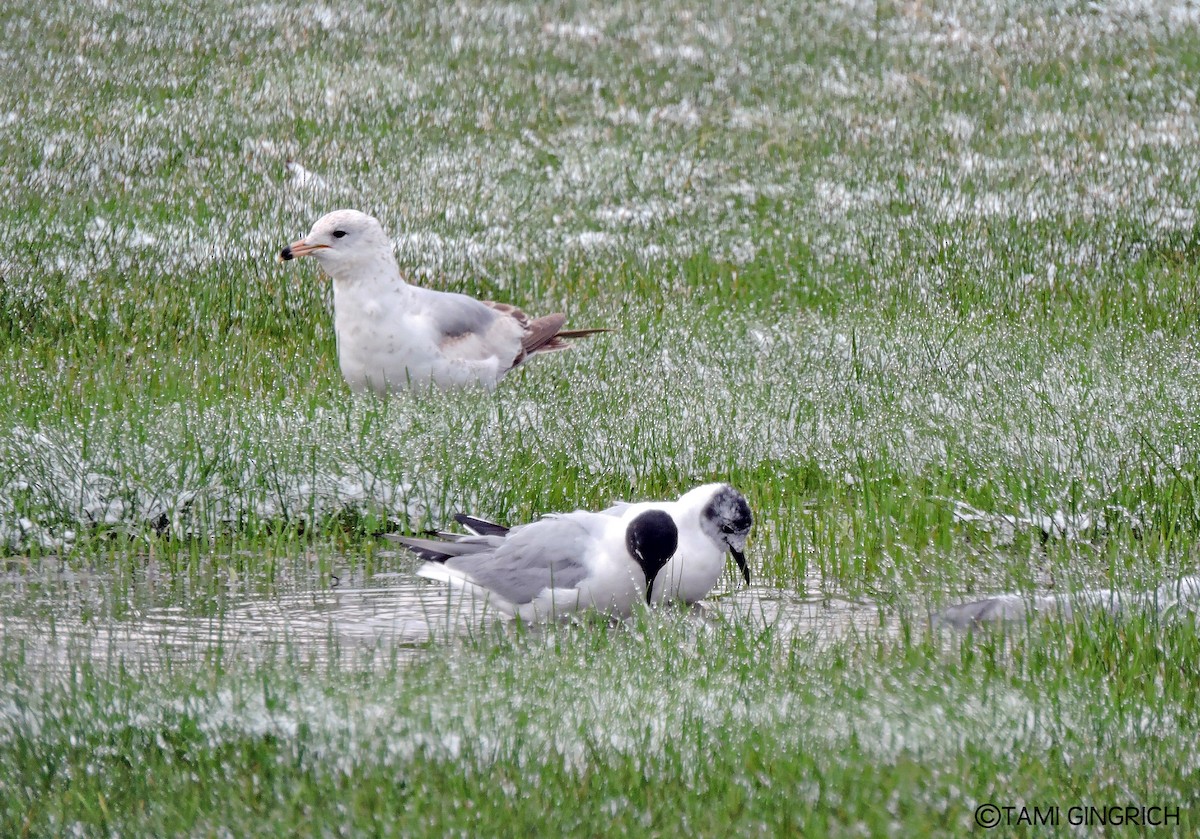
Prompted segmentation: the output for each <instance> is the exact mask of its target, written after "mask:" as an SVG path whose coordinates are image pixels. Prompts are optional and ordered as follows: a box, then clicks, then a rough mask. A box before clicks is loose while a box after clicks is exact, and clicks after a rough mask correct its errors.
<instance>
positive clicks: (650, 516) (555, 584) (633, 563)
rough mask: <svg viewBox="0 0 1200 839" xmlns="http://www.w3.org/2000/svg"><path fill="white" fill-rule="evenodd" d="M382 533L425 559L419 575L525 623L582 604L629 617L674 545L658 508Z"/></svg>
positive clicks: (675, 537)
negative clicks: (492, 528) (420, 533)
mask: <svg viewBox="0 0 1200 839" xmlns="http://www.w3.org/2000/svg"><path fill="white" fill-rule="evenodd" d="M388 538H390V539H392V540H393V541H396V542H399V543H400V544H401V545H403V546H404V547H406V548H408V549H409V550H410V551H412V552H413V553H415V554H417V555H418V556H420V557H421V558H422V559H424V560H426V562H425V564H424V565H422V566H421V567H420V568H419V569H418V570H417V573H418V574H419V575H420V576H422V577H428V578H430V579H433V580H440V581H442V582H445V583H449V584H450V585H452V586H454V587H456V588H460V589H464V590H468V591H472V592H474V593H477V594H480V595H482V596H483V597H486V600H487V603H488V604H489V605H491V606H492V607H494V608H496V609H499V610H500V611H501V612H503V613H505V614H508V615H516V616H519V617H520V618H521V619H522V620H525V621H531V622H532V621H544V620H552V619H555V618H562V617H567V616H569V615H572V614H575V613H576V612H581V611H585V610H588V609H595V610H597V611H599V612H602V613H604V614H606V615H610V616H612V617H626V616H628V615H629V614H630V613H631V611H632V609H633V606H634V604H635V603H638V602H639V601H641V602H646V603H648V602H649V600H650V586H651V585H652V584H653V581H654V577H655V575H656V574H657V573H658V572H659V570H660V569H661V568H662V567H663V565H665V564H666V562H667V560H668V559H669V558H670V557H671V556H672V554H674V553H675V549H676V548H677V547H678V544H679V533H678V530H677V529H676V527H675V522H674V521H673V520H672V519H671V517H670V516H669V515H667V514H666V513H664V512H663V511H661V510H649V511H647V512H644V513H641V514H640V515H636V516H632V517H630V518H620V517H617V516H611V515H605V514H603V513H592V512H588V511H586V510H577V511H575V512H573V513H565V514H562V515H555V516H549V517H547V518H544V519H539V520H538V521H536V522H533V523H531V524H526V525H521V526H519V527H514V528H512V529H511V530H505V531H504V532H503V533H492V534H488V535H470V536H457V537H453V538H451V539H449V540H446V541H440V540H434V539H419V538H410V537H406V536H396V535H393V534H388Z"/></svg>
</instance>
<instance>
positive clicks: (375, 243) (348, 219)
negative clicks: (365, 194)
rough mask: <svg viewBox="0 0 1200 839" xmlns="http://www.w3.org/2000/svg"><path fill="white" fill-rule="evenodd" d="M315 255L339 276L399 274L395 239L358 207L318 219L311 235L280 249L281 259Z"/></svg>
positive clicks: (358, 276) (343, 277) (329, 270)
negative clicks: (392, 241) (394, 252)
mask: <svg viewBox="0 0 1200 839" xmlns="http://www.w3.org/2000/svg"><path fill="white" fill-rule="evenodd" d="M302 256H311V257H313V258H314V259H316V260H317V262H319V263H321V267H322V268H324V269H325V273H326V274H328V275H329V276H331V277H333V278H334V279H335V280H355V279H359V278H364V277H368V276H371V275H372V274H377V273H379V272H380V271H383V272H385V276H390V275H394V274H396V273H397V272H396V267H395V266H396V257H395V255H394V254H393V253H392V243H391V240H389V239H388V237H387V234H386V233H384V232H383V227H382V226H381V225H380V224H379V222H378V220H376V219H375V218H373V217H372V216H369V215H367V214H366V213H360V212H359V211H358V210H334V211H333V212H332V213H327V214H326V215H323V216H321V217H320V218H319V219H317V223H316V224H314V225H313V227H312V230H310V231H309V233H308V235H307V236H305V237H304V238H303V239H300V240H299V241H296V242H292V243H291V244H290V245H288V246H287V247H286V248H284V249H283V250H282V251H280V252H279V259H280V261H281V262H286V261H287V260H289V259H299V258H300V257H302Z"/></svg>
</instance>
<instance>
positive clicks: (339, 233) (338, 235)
mask: <svg viewBox="0 0 1200 839" xmlns="http://www.w3.org/2000/svg"><path fill="white" fill-rule="evenodd" d="M345 235H346V231H345V230H335V231H333V238H335V239H340V238H342V237H343V236H345Z"/></svg>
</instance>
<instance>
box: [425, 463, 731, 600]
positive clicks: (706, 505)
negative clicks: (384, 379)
mask: <svg viewBox="0 0 1200 839" xmlns="http://www.w3.org/2000/svg"><path fill="white" fill-rule="evenodd" d="M648 510H661V511H663V512H665V513H667V514H668V515H669V516H670V517H671V519H672V520H673V521H674V522H675V526H676V528H678V531H679V549H678V551H676V553H675V555H674V556H673V557H671V560H670V561H669V562H668V563H667V564H666V566H665V567H664V568H663V569H662V571H660V572H659V573H658V576H657V578H656V580H655V581H654V584H653V585H654V588H653V592H652V594H651V601H652V602H654V603H661V602H663V600H669V601H683V602H684V603H688V604H691V603H695V602H697V601H699V600H702V599H704V598H705V597H707V596H708V593H709V592H710V591H712V589H713V587H714V586H715V585H716V584H717V580H718V579H720V577H721V572H722V571H724V570H725V555H726V553H731V554H733V558H734V561H736V562H737V566H738V569H739V570H740V571H741V572H742V577H743V578H744V579H745V580H746V584H747V585H749V583H750V566H749V565H747V564H746V555H745V553H744V551H745V550H746V537H747V536H748V535H749V534H750V527H751V526H752V525H753V523H754V517H753V515H752V514H751V512H750V504H749V503H748V502H747V501H746V497H745V496H744V495H742V494H741V493H740V492H738V491H737V490H736V489H734V488H733V487H731V486H730V485H729V484H719V483H718V484H704V485H702V486H698V487H696V488H695V489H693V490H690V491H689V492H686V493H684V494H683V495H682V496H680V497H679V498H678V499H677V500H675V501H640V502H637V503H633V504H629V503H624V502H622V503H619V504H615V505H613V506H612V507H609V508H608V509H606V510H604V511H602V512H603V513H604V514H606V515H610V516H613V517H615V518H620V519H621V520H623V521H628V520H629V519H631V518H633V517H636V516H638V515H640V514H642V513H645V512H646V511H648ZM455 519H456V520H457V521H458V522H459V523H460V524H462V525H464V526H465V527H467V528H469V529H470V530H471V531H472V532H473V533H475V534H479V535H481V536H493V537H494V536H497V535H503V534H504V533H506V532H507V529H506V528H505V527H504V526H503V525H500V524H496V523H495V522H490V521H488V520H486V519H481V518H478V517H475V516H468V515H461V514H460V515H457V516H455ZM443 536H445V537H447V538H455V537H454V536H452V535H451V534H443ZM458 538H472V537H458Z"/></svg>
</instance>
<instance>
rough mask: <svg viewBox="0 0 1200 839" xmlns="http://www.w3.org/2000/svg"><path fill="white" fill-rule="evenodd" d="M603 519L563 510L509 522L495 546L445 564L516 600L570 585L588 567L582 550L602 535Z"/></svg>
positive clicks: (530, 598) (580, 580) (518, 602)
mask: <svg viewBox="0 0 1200 839" xmlns="http://www.w3.org/2000/svg"><path fill="white" fill-rule="evenodd" d="M604 524H605V520H604V519H603V518H600V519H597V517H596V516H594V515H593V514H592V513H568V514H566V515H563V516H558V517H555V518H547V519H542V520H540V521H537V522H534V523H532V524H527V525H524V526H521V527H514V528H513V529H512V531H510V533H509V535H508V538H507V539H505V540H504V544H503V545H501V546H500V547H499V548H498V549H496V550H495V551H494V552H489V553H486V554H474V555H471V556H462V557H454V558H452V559H448V560H446V565H447V567H449V568H453V569H456V570H460V571H465V572H466V573H468V574H470V575H471V578H472V579H473V580H474V581H475V582H476V583H478V584H479V585H481V586H483V587H485V588H488V589H491V590H492V591H494V592H496V594H498V595H500V596H501V597H503V598H504V599H506V600H508V601H510V602H512V603H516V604H518V605H520V604H524V603H529V602H530V601H532V600H533V599H534V598H535V597H537V596H538V595H539V594H541V593H542V591H543V590H545V589H547V588H560V589H562V588H574V587H575V586H577V585H579V583H580V582H582V581H583V580H584V578H586V577H587V575H588V572H589V571H590V570H591V569H590V567H589V565H588V563H587V551H588V549H589V548H590V547H593V546H594V544H595V542H596V540H598V539H601V538H603V533H604Z"/></svg>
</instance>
